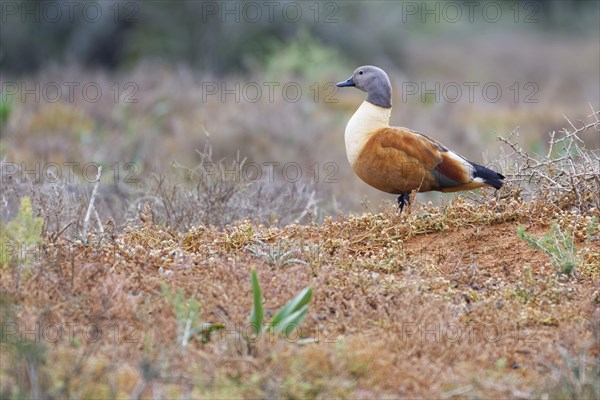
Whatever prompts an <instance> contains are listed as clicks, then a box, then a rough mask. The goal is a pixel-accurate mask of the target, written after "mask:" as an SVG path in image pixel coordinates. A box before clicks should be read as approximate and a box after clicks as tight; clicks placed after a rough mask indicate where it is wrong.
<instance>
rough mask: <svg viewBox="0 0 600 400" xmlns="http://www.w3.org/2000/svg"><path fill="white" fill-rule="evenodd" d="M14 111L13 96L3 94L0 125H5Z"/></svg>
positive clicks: (0, 102) (0, 100)
mask: <svg viewBox="0 0 600 400" xmlns="http://www.w3.org/2000/svg"><path fill="white" fill-rule="evenodd" d="M11 111H12V97H11V96H8V95H5V94H2V98H1V99H0V127H3V126H4V125H5V124H6V121H8V117H10V113H11Z"/></svg>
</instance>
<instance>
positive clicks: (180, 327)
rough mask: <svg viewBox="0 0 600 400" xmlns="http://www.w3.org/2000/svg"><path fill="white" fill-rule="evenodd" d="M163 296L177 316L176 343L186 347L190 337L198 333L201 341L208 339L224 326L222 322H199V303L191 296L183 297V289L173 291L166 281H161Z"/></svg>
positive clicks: (204, 341) (205, 341)
mask: <svg viewBox="0 0 600 400" xmlns="http://www.w3.org/2000/svg"><path fill="white" fill-rule="evenodd" d="M161 290H162V294H163V296H164V298H165V299H166V300H167V301H168V302H169V304H171V306H172V307H173V313H174V314H175V318H177V343H181V346H182V347H186V346H187V345H188V343H189V341H190V339H191V338H193V337H194V336H196V335H199V337H200V341H201V342H202V343H207V342H208V341H210V337H211V335H212V334H213V333H215V332H217V331H219V330H221V329H223V328H224V326H223V325H222V324H213V323H210V322H202V323H201V322H200V303H198V300H196V299H195V298H193V297H189V298H187V299H186V298H185V296H184V292H183V289H177V291H176V292H175V293H173V292H172V291H171V290H170V289H169V287H168V286H167V284H166V283H164V282H163V283H161Z"/></svg>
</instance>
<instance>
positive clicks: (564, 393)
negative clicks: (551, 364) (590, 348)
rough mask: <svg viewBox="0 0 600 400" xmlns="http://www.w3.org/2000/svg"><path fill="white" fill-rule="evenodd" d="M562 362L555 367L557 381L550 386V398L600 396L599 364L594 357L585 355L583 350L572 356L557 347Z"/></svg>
mask: <svg viewBox="0 0 600 400" xmlns="http://www.w3.org/2000/svg"><path fill="white" fill-rule="evenodd" d="M558 352H559V353H560V355H561V356H562V358H563V361H564V364H563V365H562V366H560V367H555V368H554V370H553V371H552V372H553V375H555V376H558V381H557V383H556V384H555V385H554V386H553V387H551V388H550V390H549V392H548V397H547V398H550V399H598V398H600V365H599V364H598V359H597V358H595V357H591V358H589V357H587V356H586V354H585V352H584V353H581V354H580V355H579V356H578V357H572V356H571V355H570V354H569V352H568V351H567V350H566V349H564V348H562V347H559V348H558Z"/></svg>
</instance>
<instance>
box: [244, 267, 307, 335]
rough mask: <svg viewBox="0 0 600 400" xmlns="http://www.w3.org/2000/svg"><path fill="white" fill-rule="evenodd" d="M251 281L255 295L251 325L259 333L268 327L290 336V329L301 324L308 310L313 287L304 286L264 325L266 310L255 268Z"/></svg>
mask: <svg viewBox="0 0 600 400" xmlns="http://www.w3.org/2000/svg"><path fill="white" fill-rule="evenodd" d="M250 282H251V284H252V294H253V297H254V302H253V306H252V311H251V312H250V325H251V326H252V329H253V331H254V333H255V334H256V335H259V334H261V332H262V331H263V329H265V328H266V329H267V331H269V332H271V331H272V332H275V333H278V334H282V335H283V336H285V337H288V336H289V334H290V331H289V329H290V328H292V329H293V328H296V327H298V326H300V324H302V321H303V320H304V317H305V316H306V313H307V312H308V303H309V302H310V300H311V298H312V288H310V287H307V288H304V289H303V290H302V291H301V292H300V293H298V294H297V295H296V296H295V297H294V298H293V299H291V300H290V301H288V303H287V304H286V305H285V306H283V307H282V308H280V309H279V311H277V312H276V313H275V315H273V317H272V318H271V320H270V321H269V322H268V323H266V324H264V325H263V322H264V321H263V319H264V315H265V312H264V307H263V297H262V290H261V289H260V283H259V282H258V274H257V273H256V270H254V269H253V270H252V272H251V274H250Z"/></svg>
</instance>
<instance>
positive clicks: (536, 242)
mask: <svg viewBox="0 0 600 400" xmlns="http://www.w3.org/2000/svg"><path fill="white" fill-rule="evenodd" d="M517 235H519V238H521V239H522V240H524V241H526V242H527V243H528V244H529V245H530V246H531V247H533V248H534V249H538V250H542V251H543V252H544V253H546V254H547V255H548V256H549V257H550V260H551V261H552V264H553V265H554V267H555V268H557V269H558V270H559V272H561V273H563V274H570V273H572V272H573V271H574V270H575V268H576V267H577V265H578V258H577V250H576V248H575V244H574V242H573V234H572V233H571V232H569V231H568V230H565V231H563V230H562V229H561V228H560V226H559V225H558V224H552V227H551V229H550V231H548V232H546V233H545V234H544V236H542V237H541V238H539V239H536V238H535V237H533V236H531V235H529V234H527V233H526V232H525V227H523V226H518V227H517Z"/></svg>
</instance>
